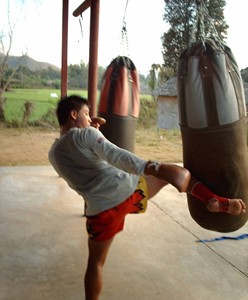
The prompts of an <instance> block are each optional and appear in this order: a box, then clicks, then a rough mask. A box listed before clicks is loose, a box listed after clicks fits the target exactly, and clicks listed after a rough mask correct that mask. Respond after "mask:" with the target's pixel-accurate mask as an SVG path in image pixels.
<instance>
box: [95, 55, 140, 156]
mask: <svg viewBox="0 0 248 300" xmlns="http://www.w3.org/2000/svg"><path fill="white" fill-rule="evenodd" d="M139 109H140V84H139V74H138V72H137V70H136V67H135V65H134V63H133V62H132V60H131V59H130V58H128V57H126V56H118V57H116V58H115V59H113V60H112V62H111V63H110V65H109V66H108V68H107V69H106V71H105V73H104V76H103V79H102V86H101V94H100V103H99V110H98V115H99V116H100V117H103V118H104V119H106V121H107V122H106V124H105V125H104V126H101V127H100V130H101V131H102V133H103V134H104V136H105V137H106V138H107V139H108V140H110V141H111V142H112V143H114V144H116V145H117V146H119V147H121V148H124V149H126V150H128V151H131V152H134V144H135V129H136V123H137V119H138V116H139Z"/></svg>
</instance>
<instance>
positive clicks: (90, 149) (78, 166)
mask: <svg viewBox="0 0 248 300" xmlns="http://www.w3.org/2000/svg"><path fill="white" fill-rule="evenodd" d="M57 117H58V122H59V125H60V133H61V136H60V138H59V139H58V140H56V141H55V143H54V144H53V145H52V147H51V149H50V151H49V160H50V162H51V164H52V165H53V167H54V169H55V170H56V171H57V173H58V174H59V175H60V176H61V177H62V178H64V179H65V181H66V182H67V183H68V185H69V186H70V187H71V188H72V189H74V190H75V191H76V192H78V194H79V195H81V196H82V197H83V198H84V200H85V214H86V217H87V221H86V227H87V232H88V235H89V238H88V248H89V256H88V265H87V270H86V274H85V295H86V300H97V299H99V295H100V292H101V289H102V267H103V265H104V262H105V259H106V257H107V254H108V250H109V248H110V245H111V243H112V241H113V239H114V236H115V234H117V233H118V232H120V231H121V230H122V229H123V226H124V220H125V215H126V214H128V213H140V212H144V211H145V209H146V201H147V199H150V198H152V197H153V196H154V195H155V194H156V193H157V192H158V191H159V190H160V189H161V188H163V187H164V186H165V185H166V184H168V183H170V184H172V185H173V186H174V187H176V188H177V190H178V191H179V192H186V193H191V194H192V195H194V196H195V197H197V198H198V199H199V200H200V201H203V202H204V203H205V205H206V208H207V209H208V210H210V211H212V212H226V213H229V214H233V215H239V214H241V213H245V210H246V207H245V204H244V202H243V201H242V200H241V199H227V198H224V197H219V196H217V195H215V194H214V193H213V192H212V191H210V190H209V189H208V188H207V187H206V186H204V185H203V184H202V183H201V182H199V181H197V180H196V179H195V178H194V177H193V176H192V175H191V174H190V172H189V171H188V170H187V169H185V168H183V167H180V166H177V165H174V164H165V163H158V162H154V161H146V160H144V159H142V158H140V157H138V156H136V155H134V154H133V153H130V152H128V151H126V150H124V149H120V148H119V147H117V146H115V145H114V144H112V143H111V142H109V141H108V140H107V139H106V138H105V137H104V136H103V135H102V133H101V132H100V131H99V130H98V128H99V126H100V124H99V122H98V123H97V122H96V123H94V124H93V126H91V125H92V123H93V122H92V121H93V120H91V118H90V114H89V107H88V102H87V100H86V99H84V98H81V97H79V96H76V95H72V96H69V97H65V98H63V99H62V100H61V101H60V102H59V104H58V107H57ZM96 121H97V119H96ZM94 127H95V128H94Z"/></svg>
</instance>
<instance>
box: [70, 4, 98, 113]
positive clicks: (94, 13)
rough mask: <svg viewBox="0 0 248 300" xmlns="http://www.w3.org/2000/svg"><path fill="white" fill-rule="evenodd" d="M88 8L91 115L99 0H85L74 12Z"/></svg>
mask: <svg viewBox="0 0 248 300" xmlns="http://www.w3.org/2000/svg"><path fill="white" fill-rule="evenodd" d="M89 7H91V10H90V47H89V72H88V101H89V105H90V108H91V117H95V116H96V115H97V112H96V106H97V83H98V35H99V11H100V0H85V1H84V2H83V3H82V4H81V5H80V6H79V7H78V8H77V9H76V10H75V11H74V12H73V16H74V17H78V16H79V15H80V14H82V13H83V12H84V11H85V10H86V9H88V8H89Z"/></svg>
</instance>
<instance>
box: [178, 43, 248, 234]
mask: <svg viewBox="0 0 248 300" xmlns="http://www.w3.org/2000/svg"><path fill="white" fill-rule="evenodd" d="M177 79H178V80H177V82H178V94H179V101H178V102H179V115H180V127H181V134H182V141H183V161H184V166H185V167H186V168H188V169H189V170H190V172H191V173H192V174H193V175H195V176H196V177H197V178H198V179H200V180H201V181H202V182H203V183H204V184H206V186H208V187H209V188H210V189H211V190H213V191H214V192H215V193H216V194H219V195H221V196H225V197H228V198H241V199H243V201H244V202H245V203H246V205H247V206H248V157H247V117H246V106H245V98H244V91H243V84H242V79H241V76H240V73H239V69H238V66H237V63H236V61H235V58H234V56H233V54H232V52H231V50H230V48H228V47H227V46H225V45H222V44H217V43H216V42H214V41H213V40H206V41H205V43H202V42H197V43H195V44H193V45H192V46H191V47H190V48H189V49H187V50H185V52H184V53H183V54H182V55H181V57H180V60H179V67H178V78H177ZM187 197H188V207H189V211H190V214H191V216H192V218H193V219H194V220H195V221H196V222H197V223H198V224H199V225H200V226H202V227H203V228H205V229H209V230H213V231H218V232H231V231H235V230H237V229H239V228H241V227H242V226H243V225H244V224H245V223H246V221H247V219H248V212H246V214H242V215H239V216H232V215H229V214H226V213H212V212H209V211H208V210H207V209H206V207H205V205H204V204H203V203H202V202H201V201H199V200H198V199H196V198H195V197H193V196H191V195H188V196H187Z"/></svg>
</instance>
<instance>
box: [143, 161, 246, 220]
mask: <svg viewBox="0 0 248 300" xmlns="http://www.w3.org/2000/svg"><path fill="white" fill-rule="evenodd" d="M145 174H146V175H152V176H154V177H156V178H157V179H158V181H161V180H163V181H164V182H166V181H167V182H168V183H170V184H172V185H173V186H174V187H175V188H177V189H178V191H179V192H185V193H188V194H191V195H193V196H195V197H197V198H198V199H199V200H201V201H202V202H204V203H205V205H206V207H207V209H208V210H209V211H211V212H226V213H229V214H232V215H239V214H241V213H245V212H246V205H245V203H244V202H243V201H242V200H241V199H228V198H225V197H220V196H218V195H216V194H214V193H213V192H212V191H211V190H209V189H208V188H207V187H206V186H205V185H204V184H203V183H201V182H199V180H197V179H196V178H194V177H193V176H192V175H191V174H190V172H189V171H188V170H187V169H185V168H184V167H181V166H178V165H175V164H165V163H157V162H148V164H147V165H146V167H145ZM149 177H150V176H148V178H149ZM160 184H161V183H160ZM164 185H165V184H164ZM150 186H151V185H150ZM150 186H149V183H148V190H149V188H150ZM157 187H159V184H157V185H154V186H153V187H152V186H151V188H152V189H153V190H155V189H156V188H157ZM159 189H161V187H160V188H159ZM159 189H158V190H157V191H159ZM153 195H155V193H153ZM153 195H152V196H153Z"/></svg>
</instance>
